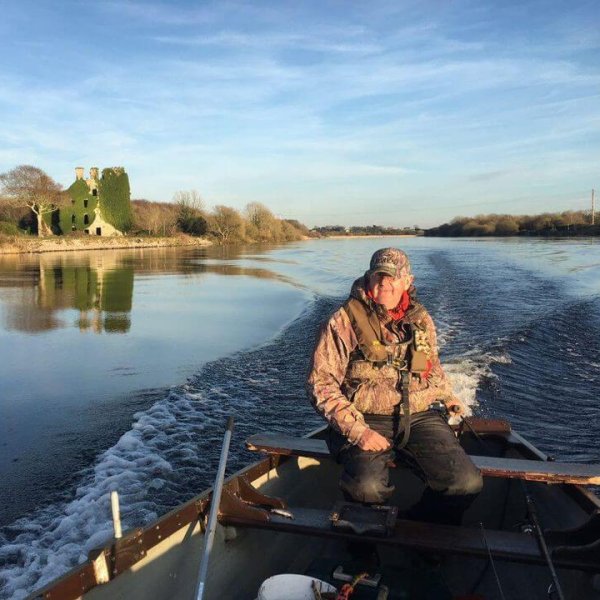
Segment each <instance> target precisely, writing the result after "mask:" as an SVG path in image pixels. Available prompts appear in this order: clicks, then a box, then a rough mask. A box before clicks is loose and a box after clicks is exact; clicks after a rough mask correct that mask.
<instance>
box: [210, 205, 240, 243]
mask: <svg viewBox="0 0 600 600" xmlns="http://www.w3.org/2000/svg"><path fill="white" fill-rule="evenodd" d="M209 227H210V232H211V233H213V234H214V235H216V236H217V237H218V238H219V240H220V242H221V243H222V244H226V243H227V242H229V241H232V240H234V239H235V240H238V241H239V240H241V239H242V238H243V237H244V220H243V219H242V217H241V216H240V214H239V213H238V212H237V210H235V209H234V208H229V207H228V206H223V205H218V206H215V208H214V211H213V213H212V215H211V216H210V221H209Z"/></svg>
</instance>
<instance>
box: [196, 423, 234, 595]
mask: <svg viewBox="0 0 600 600" xmlns="http://www.w3.org/2000/svg"><path fill="white" fill-rule="evenodd" d="M232 431H233V417H229V419H228V420H227V429H226V431H225V437H224V438H223V447H222V448H221V458H220V459H219V470H218V471H217V478H216V479H215V485H214V486H213V492H212V498H211V501H210V513H209V515H208V523H207V524H206V531H205V532H204V550H203V552H202V562H201V563H200V576H199V577H198V585H197V587H196V600H202V596H203V595H204V585H205V583H206V573H207V572H208V561H209V559H210V552H211V550H212V545H213V541H214V538H215V530H216V528H217V515H218V512H219V504H220V503H221V491H222V490H223V479H224V478H225V467H226V465H227V454H228V453H229V442H231V433H232Z"/></svg>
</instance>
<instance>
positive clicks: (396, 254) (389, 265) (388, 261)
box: [369, 248, 410, 278]
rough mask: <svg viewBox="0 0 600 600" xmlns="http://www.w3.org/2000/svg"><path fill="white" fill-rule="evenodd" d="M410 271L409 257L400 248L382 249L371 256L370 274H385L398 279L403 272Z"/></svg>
mask: <svg viewBox="0 0 600 600" xmlns="http://www.w3.org/2000/svg"><path fill="white" fill-rule="evenodd" d="M405 269H406V270H408V271H410V261H409V260H408V256H406V254H405V253H404V252H402V250H399V249H398V248H382V249H381V250H377V252H375V254H373V256H371V264H370V267H369V274H370V275H372V274H373V273H385V274H386V275H390V276H391V277H394V278H398V277H400V276H401V275H402V271H403V270H405Z"/></svg>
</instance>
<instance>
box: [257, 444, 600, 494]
mask: <svg viewBox="0 0 600 600" xmlns="http://www.w3.org/2000/svg"><path fill="white" fill-rule="evenodd" d="M246 447H247V448H248V450H253V451H257V452H264V453H267V454H274V455H281V456H309V457H313V458H317V459H327V458H331V455H330V453H329V449H328V448H327V444H326V443H325V441H324V440H320V439H317V438H297V437H294V436H287V435H281V434H269V433H258V434H255V435H252V436H250V437H249V438H248V440H247V441H246ZM471 460H472V461H473V462H474V463H475V465H477V467H478V468H479V469H480V470H481V473H482V475H484V476H486V477H504V478H510V479H524V480H527V481H540V482H545V483H573V484H579V485H600V465H589V464H579V463H566V462H554V461H543V460H526V459H521V458H497V457H492V456H475V455H471Z"/></svg>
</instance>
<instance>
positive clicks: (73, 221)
mask: <svg viewBox="0 0 600 600" xmlns="http://www.w3.org/2000/svg"><path fill="white" fill-rule="evenodd" d="M71 223H75V215H71Z"/></svg>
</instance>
